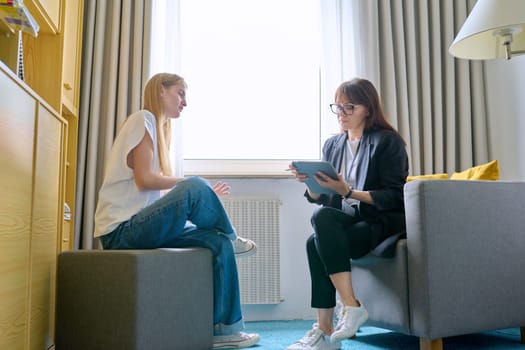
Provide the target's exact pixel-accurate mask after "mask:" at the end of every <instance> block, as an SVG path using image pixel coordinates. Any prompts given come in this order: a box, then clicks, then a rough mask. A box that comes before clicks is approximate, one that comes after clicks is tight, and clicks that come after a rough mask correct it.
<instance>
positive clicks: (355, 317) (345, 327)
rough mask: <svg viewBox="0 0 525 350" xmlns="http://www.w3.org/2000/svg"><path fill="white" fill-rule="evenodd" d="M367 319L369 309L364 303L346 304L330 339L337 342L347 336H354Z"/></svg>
mask: <svg viewBox="0 0 525 350" xmlns="http://www.w3.org/2000/svg"><path fill="white" fill-rule="evenodd" d="M367 319H368V311H366V309H365V307H364V306H363V305H361V306H359V307H356V306H344V307H343V308H342V309H341V315H340V316H339V320H338V321H337V326H335V331H334V332H333V333H332V336H331V337H330V340H331V341H332V342H337V341H340V340H343V339H346V338H352V337H353V336H354V335H355V334H356V333H357V330H358V329H359V327H361V326H362V325H363V323H365V322H366V320H367Z"/></svg>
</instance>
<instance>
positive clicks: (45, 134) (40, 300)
mask: <svg viewBox="0 0 525 350" xmlns="http://www.w3.org/2000/svg"><path fill="white" fill-rule="evenodd" d="M37 120H38V129H37V136H36V147H35V157H36V159H35V173H34V191H33V219H32V222H33V230H32V235H31V270H30V271H31V310H30V312H31V320H30V322H31V323H30V328H29V330H30V347H29V348H30V349H35V350H36V349H47V348H48V347H49V346H51V345H52V344H53V343H54V341H53V338H54V335H53V333H54V316H55V315H54V309H55V307H54V306H55V280H56V278H55V277H56V274H55V270H56V259H57V254H58V247H59V242H58V237H60V230H61V223H62V218H61V214H62V205H63V204H62V200H61V188H62V186H61V180H62V175H63V156H62V145H63V130H64V124H63V122H62V121H61V120H60V119H58V118H57V117H56V116H55V115H54V114H52V113H50V112H49V111H48V110H47V109H45V108H44V107H42V106H41V105H40V106H39V109H38V116H37ZM59 222H60V225H59Z"/></svg>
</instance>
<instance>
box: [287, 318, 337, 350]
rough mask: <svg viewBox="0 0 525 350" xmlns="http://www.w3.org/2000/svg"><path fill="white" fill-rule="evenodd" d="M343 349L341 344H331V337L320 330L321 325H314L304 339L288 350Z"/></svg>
mask: <svg viewBox="0 0 525 350" xmlns="http://www.w3.org/2000/svg"><path fill="white" fill-rule="evenodd" d="M340 347H341V343H340V342H331V341H330V336H328V335H326V334H324V332H323V331H322V330H321V329H319V325H318V324H317V323H314V325H313V327H312V329H311V330H309V331H308V332H307V333H306V335H305V336H304V337H302V338H301V339H299V340H298V341H296V342H295V343H293V344H292V345H290V346H289V347H287V348H286V350H337V349H339V348H340Z"/></svg>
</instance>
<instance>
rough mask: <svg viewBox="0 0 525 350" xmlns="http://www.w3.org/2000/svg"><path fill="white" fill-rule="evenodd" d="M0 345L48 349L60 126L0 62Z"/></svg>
mask: <svg viewBox="0 0 525 350" xmlns="http://www.w3.org/2000/svg"><path fill="white" fill-rule="evenodd" d="M0 96H2V103H1V104H0V126H1V128H0V130H1V131H0V133H1V136H0V140H1V141H0V167H1V169H2V171H1V172H0V191H1V193H2V201H1V202H0V324H2V327H0V348H1V349H40V350H41V349H47V348H49V347H50V346H52V345H53V338H54V336H53V334H54V322H53V319H54V305H55V280H56V279H55V270H56V257H57V254H58V251H59V249H60V242H59V237H60V235H61V231H62V228H61V225H62V224H61V222H62V209H61V204H62V203H63V197H64V193H63V191H64V190H63V186H62V181H63V176H64V169H65V156H64V148H65V147H64V132H65V130H66V121H65V120H64V119H63V118H62V117H60V116H59V115H58V113H57V112H56V111H54V110H53V109H52V108H51V107H50V106H49V105H48V104H47V103H46V102H44V101H43V100H42V99H41V98H40V97H39V96H38V95H37V94H35V93H34V92H33V91H32V90H31V89H30V88H29V87H28V86H27V85H25V84H24V83H22V82H20V81H19V80H18V78H17V77H16V76H15V75H14V74H13V73H12V72H10V71H9V70H8V69H7V67H6V66H5V65H3V64H0Z"/></svg>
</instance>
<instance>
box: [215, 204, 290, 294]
mask: <svg viewBox="0 0 525 350" xmlns="http://www.w3.org/2000/svg"><path fill="white" fill-rule="evenodd" d="M222 201H223V203H224V207H225V209H226V211H227V212H228V215H229V216H230V219H231V221H232V223H233V225H234V226H235V228H236V229H237V232H238V234H239V236H241V237H244V238H249V239H251V240H253V241H255V243H257V253H256V254H254V255H252V256H249V257H246V258H239V259H237V266H238V270H239V283H240V289H241V303H242V304H278V303H280V302H281V301H282V298H281V283H280V280H281V276H280V249H279V245H280V237H279V215H280V214H279V212H280V205H281V201H280V200H279V198H274V197H272V198H266V197H263V198H259V197H257V198H254V197H233V196H230V197H226V198H222Z"/></svg>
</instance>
